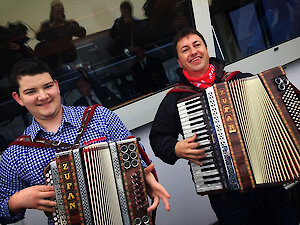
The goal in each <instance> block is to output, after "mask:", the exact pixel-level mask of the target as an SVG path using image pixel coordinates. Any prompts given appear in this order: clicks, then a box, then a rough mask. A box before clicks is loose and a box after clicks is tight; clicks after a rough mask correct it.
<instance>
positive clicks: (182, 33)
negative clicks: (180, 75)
mask: <svg viewBox="0 0 300 225" xmlns="http://www.w3.org/2000/svg"><path fill="white" fill-rule="evenodd" d="M190 34H196V35H198V36H199V37H200V38H201V39H202V41H203V43H204V45H205V46H206V47H207V44H206V41H205V39H204V37H203V35H202V34H201V33H200V32H198V31H197V30H196V29H194V28H192V27H185V28H183V29H181V30H180V31H179V32H178V33H177V34H176V35H175V37H174V39H173V47H174V49H175V54H176V58H178V52H177V43H178V42H179V41H180V40H181V39H182V38H184V37H186V36H188V35H190Z"/></svg>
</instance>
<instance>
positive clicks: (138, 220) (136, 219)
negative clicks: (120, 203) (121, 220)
mask: <svg viewBox="0 0 300 225" xmlns="http://www.w3.org/2000/svg"><path fill="white" fill-rule="evenodd" d="M134 224H135V225H140V224H142V220H141V218H135V219H134Z"/></svg>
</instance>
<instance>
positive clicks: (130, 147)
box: [128, 143, 135, 151]
mask: <svg viewBox="0 0 300 225" xmlns="http://www.w3.org/2000/svg"><path fill="white" fill-rule="evenodd" d="M128 149H129V151H134V150H135V144H133V143H131V144H129V145H128Z"/></svg>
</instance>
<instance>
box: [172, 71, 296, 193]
mask: <svg viewBox="0 0 300 225" xmlns="http://www.w3.org/2000/svg"><path fill="white" fill-rule="evenodd" d="M177 107H178V111H179V116H180V120H181V124H182V129H183V133H184V137H185V138H188V137H190V136H192V135H193V133H196V134H197V140H196V142H198V143H199V146H200V147H199V148H202V149H205V150H206V155H207V157H206V158H204V159H203V160H201V161H202V163H203V165H202V166H199V165H197V164H194V163H191V171H192V175H193V180H194V182H195V186H196V191H197V193H198V194H202V195H203V194H209V193H213V192H219V191H226V190H240V191H243V190H246V189H251V188H255V186H256V185H262V184H270V185H273V184H284V183H291V182H294V181H297V180H299V177H300V175H299V174H300V146H299V141H300V133H299V131H300V101H299V98H298V96H297V94H296V92H295V91H294V89H293V87H292V85H291V84H290V82H289V81H288V79H287V77H286V76H285V72H284V70H283V69H282V68H281V67H276V68H273V69H270V70H267V71H265V72H263V73H261V74H259V75H257V76H253V77H250V78H246V79H240V80H235V81H229V82H224V83H219V84H215V85H214V86H213V87H210V88H207V89H206V90H205V91H204V92H203V93H199V94H196V95H193V96H190V97H188V98H187V99H183V100H180V101H179V102H178V104H177Z"/></svg>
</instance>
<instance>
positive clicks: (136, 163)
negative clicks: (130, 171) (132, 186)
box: [131, 159, 139, 167]
mask: <svg viewBox="0 0 300 225" xmlns="http://www.w3.org/2000/svg"><path fill="white" fill-rule="evenodd" d="M138 165H139V162H138V161H137V160H136V159H133V160H132V161H131V166H132V167H137V166H138Z"/></svg>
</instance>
